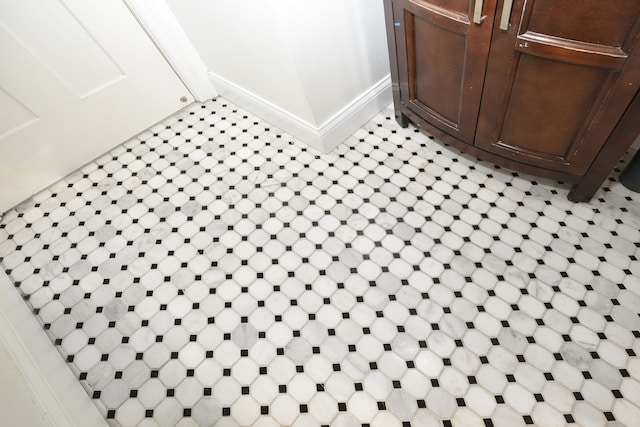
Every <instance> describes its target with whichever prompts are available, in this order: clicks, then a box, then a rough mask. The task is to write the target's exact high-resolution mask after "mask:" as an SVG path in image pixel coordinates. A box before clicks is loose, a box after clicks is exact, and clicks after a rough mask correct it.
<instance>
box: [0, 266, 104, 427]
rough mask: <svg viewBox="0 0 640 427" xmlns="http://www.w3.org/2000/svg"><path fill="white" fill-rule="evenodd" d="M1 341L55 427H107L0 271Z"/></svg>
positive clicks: (48, 420)
mask: <svg viewBox="0 0 640 427" xmlns="http://www.w3.org/2000/svg"><path fill="white" fill-rule="evenodd" d="M0 340H1V341H2V343H3V344H4V345H5V346H6V350H7V352H8V353H9V355H10V356H11V357H12V358H13V359H14V361H15V363H16V365H17V367H18V370H19V371H20V373H21V374H22V376H23V377H24V379H25V380H26V383H27V385H28V386H29V388H30V390H31V392H32V393H33V400H34V403H35V404H36V406H37V407H38V408H40V409H41V411H42V415H43V417H44V419H45V420H46V421H47V423H48V424H49V425H51V426H54V427H58V426H59V427H68V426H69V427H72V426H78V427H83V426H107V422H106V421H105V419H104V418H103V417H102V415H101V414H100V412H99V411H98V408H97V407H96V406H95V404H94V403H93V402H92V401H91V399H90V398H89V396H88V394H87V392H86V391H85V390H84V389H83V388H82V386H81V385H80V382H79V381H78V379H77V378H76V377H75V376H74V375H73V373H72V372H71V369H69V367H68V366H67V365H66V363H65V361H64V360H63V358H62V356H61V355H60V353H58V351H57V350H56V349H55V347H54V345H53V343H52V342H51V340H50V339H49V337H48V336H47V334H46V333H45V332H44V330H43V329H42V327H41V326H40V324H39V323H38V321H37V320H36V318H35V316H34V315H33V314H32V313H31V311H30V310H29V308H28V307H27V305H26V304H25V302H24V301H23V300H22V298H21V297H20V295H19V293H18V292H17V290H16V289H15V288H14V286H13V283H12V282H11V279H9V277H8V276H7V275H6V274H5V272H4V271H2V270H0Z"/></svg>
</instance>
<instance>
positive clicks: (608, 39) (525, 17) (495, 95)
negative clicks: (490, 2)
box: [475, 0, 640, 174]
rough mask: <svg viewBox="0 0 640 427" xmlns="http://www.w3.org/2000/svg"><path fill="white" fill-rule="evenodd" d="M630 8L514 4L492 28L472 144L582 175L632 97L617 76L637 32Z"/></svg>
mask: <svg viewBox="0 0 640 427" xmlns="http://www.w3.org/2000/svg"><path fill="white" fill-rule="evenodd" d="M637 5H638V3H637V1H635V0H634V1H631V2H630V1H629V0H611V1H608V2H600V1H585V2H580V3H577V2H573V1H571V0H554V1H550V0H528V1H524V0H516V1H515V2H514V7H513V10H512V13H511V22H510V25H509V29H508V31H507V32H503V31H501V30H499V29H498V28H496V29H495V30H494V34H493V39H492V46H491V53H490V57H489V65H488V68H487V78H486V81H485V91H484V93H483V100H482V106H481V109H480V116H479V121H478V131H477V134H476V140H475V145H476V146H477V147H479V148H482V149H484V150H487V151H491V152H493V153H496V154H499V155H501V156H504V157H507V158H512V159H516V160H519V161H522V162H524V163H527V164H531V165H536V166H540V167H543V168H547V169H553V170H558V171H562V172H567V173H572V174H582V173H584V172H585V171H586V169H587V168H588V166H589V164H590V161H591V159H593V157H594V156H595V155H596V154H597V153H598V151H599V150H600V148H601V146H602V144H603V142H604V141H605V140H606V139H607V137H608V135H609V133H610V132H611V131H613V128H614V127H615V125H616V123H617V121H616V118H617V117H620V116H621V115H622V114H623V113H624V108H625V107H626V105H628V103H629V101H630V100H631V98H633V95H634V94H635V90H636V89H635V88H634V87H632V86H633V85H628V84H624V83H622V82H621V81H620V75H621V73H622V71H623V70H624V67H625V64H626V62H627V58H628V54H629V52H630V49H632V48H633V46H634V45H635V44H637V41H638V36H639V33H640V30H639V29H640V7H638V6H637ZM569 9H571V10H570V11H569ZM605 9H606V10H605ZM609 9H611V10H609ZM621 14H622V15H621ZM498 15H500V14H498ZM554 17H557V18H554ZM520 18H521V19H520ZM497 19H499V16H498V17H497ZM614 27H615V31H614V30H612V29H613V28H614ZM607 29H609V30H607Z"/></svg>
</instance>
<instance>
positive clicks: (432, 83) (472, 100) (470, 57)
mask: <svg viewBox="0 0 640 427" xmlns="http://www.w3.org/2000/svg"><path fill="white" fill-rule="evenodd" d="M474 4H475V2H474V1H469V0H456V1H443V0H413V1H410V0H396V1H394V2H393V14H394V21H395V22H396V27H395V28H396V41H397V46H396V48H397V54H398V68H399V74H400V76H399V80H400V98H401V100H402V103H403V104H405V105H406V106H407V107H408V108H409V109H411V110H412V111H414V112H415V113H416V114H418V115H420V116H421V117H423V118H424V119H425V120H427V121H428V122H430V123H431V124H433V125H434V126H436V127H438V128H440V129H442V130H444V131H445V132H447V133H449V134H450V135H452V136H455V137H457V138H458V139H460V140H462V141H464V142H468V143H473V138H474V134H475V129H476V124H477V117H478V110H479V108H480V96H481V93H482V85H483V80H484V73H485V70H486V61H487V52H488V49H489V42H490V38H491V26H492V24H493V21H492V19H485V18H484V17H483V19H482V22H481V23H479V24H476V23H474V22H473V20H472V16H473V15H472V13H473V8H474ZM494 12H495V0H487V1H485V4H484V10H483V15H485V16H487V15H489V16H492V15H493V13H494Z"/></svg>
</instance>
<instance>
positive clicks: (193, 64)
mask: <svg viewBox="0 0 640 427" xmlns="http://www.w3.org/2000/svg"><path fill="white" fill-rule="evenodd" d="M124 2H125V4H126V5H127V7H128V8H129V10H131V13H132V14H133V15H134V16H135V18H136V19H137V20H138V22H139V23H140V25H141V26H142V28H144V30H145V31H146V33H147V35H148V36H149V37H150V38H151V40H152V41H153V43H154V44H155V45H156V47H157V48H158V50H159V51H160V53H162V55H163V56H164V57H165V59H166V60H167V62H168V63H169V64H170V65H171V67H172V68H173V70H174V71H175V72H176V74H177V75H178V77H180V79H181V80H182V82H183V83H184V85H185V86H186V87H187V89H189V91H190V92H191V94H192V95H193V97H194V98H195V99H196V100H197V101H200V102H202V101H206V100H208V99H211V98H214V97H216V96H217V95H218V94H217V92H216V90H215V89H214V87H213V86H212V84H211V81H210V80H209V78H208V76H207V66H206V65H205V63H204V61H203V60H202V58H201V57H200V55H199V54H198V52H197V51H196V48H195V47H194V46H193V44H192V43H191V40H190V39H189V37H187V35H186V33H185V32H184V29H183V28H182V26H181V25H180V23H179V22H178V20H177V19H176V17H175V15H174V14H173V12H172V11H171V9H170V8H169V5H167V3H166V2H165V1H164V0H124Z"/></svg>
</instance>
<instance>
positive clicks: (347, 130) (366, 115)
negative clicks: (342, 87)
mask: <svg viewBox="0 0 640 427" xmlns="http://www.w3.org/2000/svg"><path fill="white" fill-rule="evenodd" d="M392 100H393V97H392V94H391V76H390V75H387V76H386V77H384V78H383V79H382V80H380V81H379V82H378V83H376V84H375V85H373V86H372V87H370V88H369V89H368V90H367V91H366V92H364V93H363V94H362V95H360V96H359V97H357V98H356V99H354V100H353V102H351V104H349V105H347V106H346V107H344V108H343V109H342V110H340V111H338V112H337V113H336V114H334V116H333V117H331V118H330V119H329V120H327V121H326V122H324V123H323V124H322V125H321V126H320V128H319V133H320V139H321V140H322V146H323V147H324V152H325V153H328V152H329V151H332V150H333V149H335V148H336V147H337V146H338V145H340V144H341V143H342V142H343V141H344V140H346V139H347V138H349V137H350V136H351V135H353V133H354V132H355V131H356V130H358V129H359V128H360V127H361V126H362V125H363V124H365V123H366V122H367V121H369V120H370V119H371V117H373V116H375V115H376V114H377V113H378V112H380V110H382V109H383V108H384V107H386V106H387V105H389V104H391V102H392Z"/></svg>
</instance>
